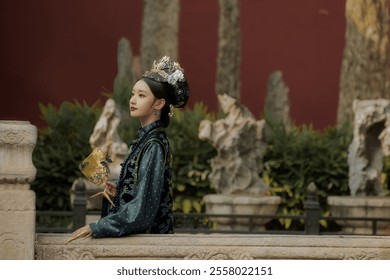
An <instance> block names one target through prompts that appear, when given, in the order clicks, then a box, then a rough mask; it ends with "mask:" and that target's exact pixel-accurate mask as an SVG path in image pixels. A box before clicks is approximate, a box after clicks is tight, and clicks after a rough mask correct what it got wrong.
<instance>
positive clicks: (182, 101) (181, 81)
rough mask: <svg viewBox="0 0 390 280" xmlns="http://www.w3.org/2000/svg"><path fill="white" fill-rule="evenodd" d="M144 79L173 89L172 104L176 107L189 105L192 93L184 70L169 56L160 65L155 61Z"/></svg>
mask: <svg viewBox="0 0 390 280" xmlns="http://www.w3.org/2000/svg"><path fill="white" fill-rule="evenodd" d="M142 77H144V78H148V79H152V80H154V81H156V82H165V83H168V84H169V85H170V87H171V89H172V91H171V93H170V103H171V104H172V105H173V106H174V107H176V108H182V107H184V106H185V105H186V104H187V101H188V98H189V96H190V91H189V88H188V83H187V80H186V78H185V76H184V70H183V68H181V67H180V65H179V63H177V62H174V61H172V60H171V59H170V58H169V57H168V56H164V57H163V58H161V59H160V61H159V62H158V63H156V61H154V63H153V67H152V69H151V70H150V71H147V72H145V74H144V75H142Z"/></svg>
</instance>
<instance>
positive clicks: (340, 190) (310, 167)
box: [262, 118, 352, 229]
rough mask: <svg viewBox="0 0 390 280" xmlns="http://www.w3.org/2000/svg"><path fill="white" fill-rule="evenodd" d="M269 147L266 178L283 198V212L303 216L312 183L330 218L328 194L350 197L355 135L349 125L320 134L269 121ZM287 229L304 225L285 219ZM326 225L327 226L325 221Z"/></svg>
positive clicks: (280, 210)
mask: <svg viewBox="0 0 390 280" xmlns="http://www.w3.org/2000/svg"><path fill="white" fill-rule="evenodd" d="M266 122H267V126H268V133H267V137H268V148H267V152H266V154H265V157H264V172H263V174H262V177H263V179H264V180H265V182H266V183H268V184H269V185H270V187H271V192H272V193H274V194H277V195H279V196H281V198H282V203H281V205H280V207H279V213H281V214H292V215H301V214H303V212H304V203H305V200H306V189H307V186H308V185H309V183H310V182H314V183H315V184H316V186H317V188H318V192H317V194H318V198H319V201H320V205H321V207H322V211H323V214H324V215H328V206H327V201H326V199H327V196H328V195H348V194H349V188H348V161H347V157H348V146H349V144H350V142H351V139H352V137H351V136H352V135H351V130H350V128H349V126H348V125H344V126H343V127H341V128H336V127H329V128H327V129H325V131H323V132H320V131H316V130H314V129H313V128H311V127H310V126H301V127H298V126H292V128H291V129H290V130H286V128H285V127H284V126H283V125H282V124H281V123H276V122H273V121H272V120H270V119H267V118H266ZM280 223H281V224H282V226H283V227H284V228H290V229H298V228H301V227H302V224H300V223H292V221H291V220H289V219H284V220H281V221H280ZM322 225H323V226H327V225H326V223H324V221H322Z"/></svg>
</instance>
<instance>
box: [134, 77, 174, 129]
mask: <svg viewBox="0 0 390 280" xmlns="http://www.w3.org/2000/svg"><path fill="white" fill-rule="evenodd" d="M141 80H142V81H144V82H145V83H146V84H147V85H148V87H149V88H150V90H151V91H152V93H153V95H154V96H155V97H156V98H158V99H164V100H165V105H164V107H163V108H162V109H161V115H160V120H161V121H162V123H163V124H164V127H165V128H166V127H168V126H169V121H170V117H169V112H170V105H171V103H170V98H169V96H170V92H171V91H172V88H171V86H170V85H169V84H168V83H165V82H156V81H154V80H152V79H149V78H147V77H142V78H141Z"/></svg>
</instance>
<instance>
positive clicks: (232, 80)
mask: <svg viewBox="0 0 390 280" xmlns="http://www.w3.org/2000/svg"><path fill="white" fill-rule="evenodd" d="M219 8H220V11H219V30H218V39H219V40H218V59H217V81H216V92H217V94H224V93H226V94H227V95H230V96H232V97H234V98H236V99H237V100H240V86H241V82H240V62H241V39H240V9H239V1H237V0H219Z"/></svg>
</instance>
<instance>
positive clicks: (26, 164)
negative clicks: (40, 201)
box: [0, 121, 37, 260]
mask: <svg viewBox="0 0 390 280" xmlns="http://www.w3.org/2000/svg"><path fill="white" fill-rule="evenodd" d="M36 141H37V128H36V127H35V126H33V125H31V124H30V122H28V121H0V225H1V226H0V259H12V260H18V259H22V260H23V259H24V260H29V259H30V260H31V259H34V243H35V193H34V192H33V191H32V190H30V183H31V182H32V181H33V180H34V179H35V175H36V169H35V167H34V165H33V162H32V152H33V150H34V147H35V144H36Z"/></svg>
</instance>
